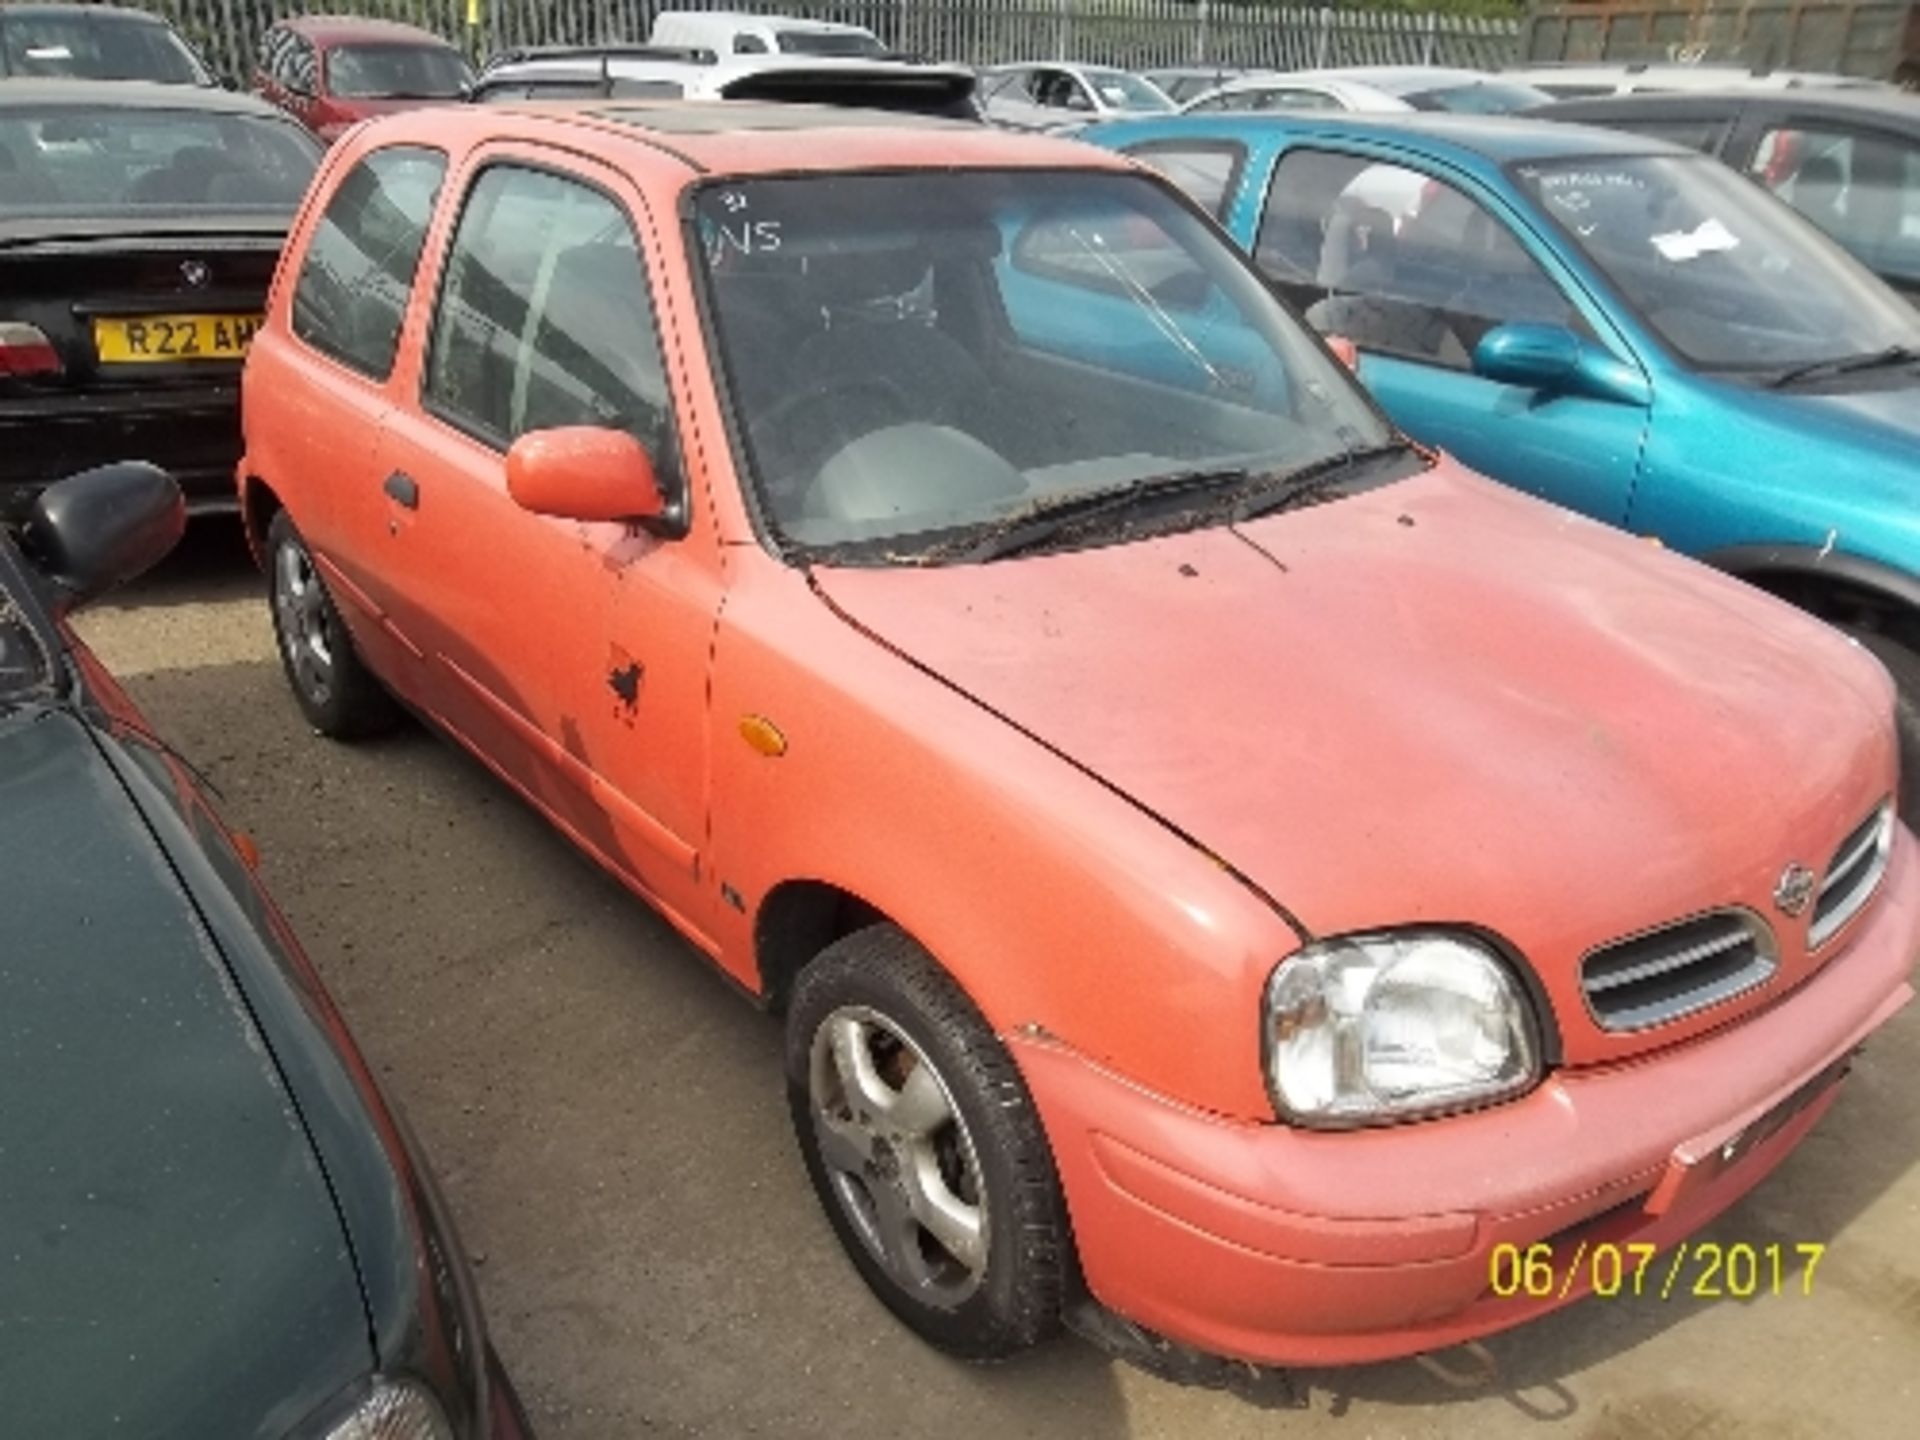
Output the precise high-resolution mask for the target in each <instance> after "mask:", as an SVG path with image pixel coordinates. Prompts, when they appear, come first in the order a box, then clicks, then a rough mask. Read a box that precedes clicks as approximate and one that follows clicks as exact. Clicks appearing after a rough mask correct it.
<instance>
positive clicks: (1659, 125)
mask: <svg viewBox="0 0 1920 1440" xmlns="http://www.w3.org/2000/svg"><path fill="white" fill-rule="evenodd" d="M1584 123H1587V124H1592V125H1604V126H1606V127H1607V128H1608V129H1609V130H1624V131H1626V132H1627V133H1628V134H1629V135H1648V136H1651V137H1652V138H1653V139H1655V140H1667V141H1671V142H1672V143H1673V144H1675V145H1684V146H1686V147H1687V148H1688V149H1689V150H1698V151H1700V152H1702V153H1703V154H1707V155H1711V154H1713V153H1714V152H1715V151H1716V150H1718V149H1719V148H1720V137H1721V136H1723V135H1725V134H1726V133H1727V122H1726V121H1725V120H1724V119H1718V118H1711V117H1708V118H1689V117H1686V116H1673V117H1667V116H1662V117H1660V118H1659V119H1643V118H1640V117H1638V116H1630V117H1628V118H1626V119H1622V120H1615V119H1613V118H1612V117H1611V116H1607V117H1604V118H1602V119H1599V120H1592V121H1586V122H1584Z"/></svg>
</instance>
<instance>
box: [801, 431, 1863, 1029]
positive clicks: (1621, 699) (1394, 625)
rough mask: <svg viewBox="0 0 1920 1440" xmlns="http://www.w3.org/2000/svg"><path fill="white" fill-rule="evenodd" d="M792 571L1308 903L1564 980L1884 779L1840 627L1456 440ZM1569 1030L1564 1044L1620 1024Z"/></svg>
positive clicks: (1311, 922)
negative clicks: (1077, 527)
mask: <svg viewBox="0 0 1920 1440" xmlns="http://www.w3.org/2000/svg"><path fill="white" fill-rule="evenodd" d="M815 583H816V585H817V586H818V587H819V589H820V590H821V592H822V593H823V594H824V595H825V596H826V597H827V598H828V599H829V600H830V601H831V602H832V603H833V604H835V605H836V606H837V607H838V608H840V609H841V610H842V611H843V612H844V613H845V614H847V615H849V616H850V617H851V618H852V619H853V620H854V621H856V622H857V623H858V624H860V625H861V626H862V627H863V628H866V629H868V630H869V631H870V632H872V633H873V634H875V635H876V636H878V637H879V638H881V639H882V640H883V641H885V642H887V643H888V644H890V645H891V646H893V647H894V648H895V649H897V650H898V651H900V652H901V653H903V654H905V655H907V656H909V657H911V658H912V659H913V660H915V661H916V662H917V663H918V664H920V665H921V666H924V667H925V668H927V669H929V670H931V671H932V672H933V673H935V674H936V675H939V676H940V677H942V678H943V679H944V680H946V681H947V682H948V683H949V684H951V685H953V686H955V687H956V688H958V689H959V690H961V691H963V692H965V693H967V694H969V695H971V696H973V697H974V698H975V699H976V700H978V701H979V702H980V703H981V704H983V705H984V706H986V707H988V708H989V709H990V710H992V711H994V712H995V713H997V714H999V715H1000V716H1002V717H1004V718H1005V719H1007V720H1008V721H1010V722H1011V723H1013V724H1014V725H1016V726H1018V727H1020V728H1021V729H1022V730H1024V731H1026V732H1028V733H1030V734H1032V735H1033V736H1035V737H1036V738H1037V739H1039V740H1040V741H1042V742H1043V743H1045V744H1046V745H1047V746H1048V747H1049V748H1052V749H1054V750H1055V751H1057V752H1059V753H1060V754H1062V755H1064V756H1066V757H1068V758H1069V759H1070V760H1072V761H1073V762H1074V763H1076V764H1077V765H1079V766H1081V767H1082V768H1084V769H1086V770H1088V771H1090V772H1092V773H1093V774H1095V775H1097V776H1099V777H1100V778H1101V779H1103V780H1104V781H1105V782H1106V783H1108V784H1110V785H1112V786H1115V787H1117V788H1118V789H1120V790H1121V791H1123V792H1124V793H1126V794H1127V795H1129V796H1131V797H1132V798H1133V799H1134V800H1135V801H1136V802H1137V803H1138V804H1139V805H1140V806H1141V807H1142V808H1143V809H1146V810H1148V811H1150V812H1151V813H1153V814H1154V815H1157V816H1159V817H1160V818H1162V819H1163V820H1165V821H1166V822H1167V823H1168V824H1169V825H1171V826H1172V827H1174V828H1175V829H1176V830H1178V831H1179V832H1180V833H1182V834H1184V835H1186V836H1189V837H1191V838H1192V839H1193V840H1194V841H1195V842H1196V843H1198V844H1199V845H1201V846H1202V847H1204V848H1205V849H1206V850H1207V851H1209V852H1211V853H1213V854H1216V855H1218V856H1220V857H1221V858H1222V859H1223V860H1224V861H1225V862H1227V863H1228V864H1229V865H1232V866H1233V867H1235V868H1236V869H1237V870H1239V871H1240V872H1241V873H1243V874H1245V875H1247V876H1248V877H1249V878H1250V879H1251V880H1252V881H1253V882H1254V883H1256V884H1257V885H1259V886H1260V887H1261V888H1262V889H1263V890H1265V891H1266V893H1267V894H1269V895H1271V896H1273V897H1274V898H1275V899H1277V900H1278V901H1279V902H1280V903H1281V904H1283V905H1285V906H1286V907H1288V909H1289V910H1290V911H1291V912H1292V913H1293V914H1294V915H1296V916H1298V917H1299V919H1300V921H1301V922H1302V923H1303V924H1304V925H1305V926H1306V927H1307V928H1308V929H1309V930H1310V931H1311V932H1313V933H1315V934H1332V933H1340V932H1345V931H1353V930H1359V929H1368V928H1375V927H1379V926H1383V925H1396V924H1408V923H1415V922H1421V921H1429V922H1442V923H1461V924H1469V925H1475V926H1481V927H1484V928H1486V929H1488V930H1491V931H1493V932H1495V933H1498V934H1501V935H1503V936H1504V937H1505V938H1507V939H1508V940H1509V941H1511V942H1512V943H1513V944H1514V945H1515V946H1517V947H1518V948H1519V950H1520V951H1521V952H1522V953H1523V954H1526V955H1527V956H1528V957H1529V958H1530V959H1531V960H1532V961H1533V962H1534V964H1535V965H1536V968H1538V969H1539V970H1540V971H1541V972H1542V976H1543V979H1545V980H1546V981H1547V983H1548V985H1549V988H1556V989H1559V990H1560V991H1561V993H1562V994H1568V993H1569V992H1568V989H1567V987H1568V986H1569V984H1570V978H1571V976H1572V975H1573V974H1574V973H1575V970H1576V968H1577V961H1578V958H1579V957H1580V956H1581V955H1582V954H1583V953H1584V952H1585V951H1586V950H1587V949H1588V948H1590V947H1592V946H1595V945H1598V944H1601V943H1604V942H1607V941H1611V940H1614V939H1618V938H1621V937H1623V936H1626V935H1628V934H1632V933H1635V932H1637V931H1640V930H1643V929H1646V928H1648V927H1650V926H1653V925H1658V924H1663V923H1666V922H1668V921H1671V920H1675V919H1678V918H1680V917H1682V916H1685V915H1688V914H1692V913H1695V912H1697V911H1700V910H1703V909H1707V908H1710V907H1712V906H1716V905H1726V904H1740V903H1749V904H1753V905H1755V906H1756V907H1757V908H1760V909H1761V910H1762V911H1763V913H1765V912H1768V911H1770V910H1771V901H1770V898H1769V897H1770V895H1771V893H1772V887H1773V885H1774V883H1775V881H1776V878H1777V877H1778V876H1779V874H1780V872H1781V867H1782V866H1783V865H1785V864H1787V863H1788V862H1790V861H1796V860H1797V861H1800V862H1803V863H1806V864H1809V865H1817V864H1820V863H1821V862H1823V861H1824V860H1825V859H1826V857H1827V856H1828V855H1829V854H1830V853H1831V851H1832V849H1833V847H1834V845H1835V844H1836V843H1837V842H1838V841H1839V840H1840V839H1841V838H1842V837H1843V836H1844V835H1845V834H1846V833H1847V832H1848V831H1849V830H1850V829H1852V828H1853V827H1854V826H1855V825H1857V824H1858V823H1860V821H1861V820H1862V818H1863V817H1864V816H1866V815H1867V814H1868V813H1869V811H1870V809H1871V808H1872V806H1873V805H1874V804H1876V803H1877V802H1878V801H1880V800H1881V799H1882V798H1884V797H1885V796H1886V795H1887V794H1888V793H1889V792H1890V790H1891V788H1892V784H1893V773H1894V763H1895V762H1894V756H1893V739H1892V728H1891V724H1890V716H1891V706H1892V697H1891V693H1890V690H1889V688H1888V685H1887V682H1886V680H1885V677H1884V675H1881V674H1879V673H1878V672H1877V667H1876V666H1875V665H1874V663H1873V662H1872V661H1871V660H1870V659H1868V658H1866V657H1865V656H1864V655H1863V654H1861V653H1860V652H1859V651H1858V650H1857V648H1856V647H1853V646H1850V645H1849V644H1848V643H1846V642H1845V641H1843V640H1841V639H1840V638H1839V637H1837V636H1835V635H1834V634H1833V633H1832V632H1831V631H1828V630H1826V629H1825V627H1823V626H1821V625H1819V624H1818V623H1817V622H1815V621H1813V620H1811V619H1809V618H1807V617H1805V616H1802V615H1801V614H1799V613H1798V612H1796V611H1793V610H1791V609H1789V608H1788V607H1786V606H1784V605H1782V604H1781V603H1779V602H1777V601H1774V600H1771V599H1769V598H1767V597H1765V596H1762V595H1760V594H1759V593H1758V592H1757V591H1752V590H1750V589H1748V588H1747V587H1745V586H1741V585H1739V584H1738V583H1737V582H1734V581H1731V580H1728V579H1726V578H1725V577H1722V576H1718V575H1716V574H1714V573H1713V572H1711V571H1708V570H1707V569H1705V568H1704V567H1701V566H1698V565H1696V564H1694V563H1693V562H1691V561H1687V560H1683V559H1680V558H1678V557H1675V556H1673V555H1671V554H1668V553H1666V552H1663V551H1661V550H1659V549H1657V548H1656V547H1655V546H1653V545H1650V544H1648V543H1647V542H1645V541H1640V540H1635V539H1632V538H1630V537H1627V536H1625V535H1622V534H1620V533H1618V532H1615V531H1611V530H1608V529H1607V528H1606V527H1603V526H1601V525H1599V524H1597V523H1595V522H1593V521H1590V520H1587V519H1585V518H1583V517H1580V516H1577V515H1573V514H1571V513H1569V512H1566V511H1563V510H1558V509H1555V508H1553V507H1550V506H1546V505H1543V504H1541V503H1540V502H1538V501H1534V500H1531V499H1529V498H1527V497H1524V496H1521V495H1518V494H1516V493H1514V492H1511V491H1507V490H1503V489H1501V488H1499V487H1495V486H1493V485H1491V484H1489V483H1488V482H1485V481H1483V480H1480V479H1479V478H1477V477H1475V476H1472V475H1471V474H1470V473H1468V472H1465V471H1462V470H1460V469H1458V468H1457V467H1453V466H1451V465H1443V466H1442V467H1440V468H1438V469H1436V470H1435V471H1433V472H1430V473H1428V474H1426V475H1424V476H1420V477H1417V478H1414V479H1410V480H1406V481H1402V482H1400V483H1398V484H1394V485H1387V486H1383V487H1380V488H1378V489H1375V490H1372V491H1368V492H1365V493H1363V494H1360V495H1357V496H1353V497H1351V498H1348V499H1344V500H1340V501H1337V502H1335V503H1332V504H1326V505H1321V506H1317V507H1314V508H1311V509H1307V510H1303V511H1298V512H1293V513H1283V514H1279V515H1274V516H1270V517H1267V518H1265V519H1262V520H1259V521H1255V522H1253V523H1251V524H1248V525H1245V526H1241V527H1237V528H1234V529H1228V528H1224V527H1216V528H1211V529H1201V530H1195V531H1189V532H1186V533H1181V534H1175V535H1170V536H1165V537H1162V538H1159V539H1153V540H1147V541H1142V542H1137V543H1132V544H1118V545H1109V546H1104V547H1100V548H1095V549H1086V550H1080V551H1075V552H1069V553H1058V554H1043V555H1035V556H1027V557H1021V558H1016V559H1010V560H1004V561H999V562H995V563H990V564H984V565H968V564H960V565H952V566H946V567H935V568H904V567H903V568H868V569H836V570H822V571H816V576H815ZM1794 963H1795V964H1797V963H1798V959H1797V957H1795V959H1794ZM1556 981H1557V982H1558V984H1557V985H1556ZM1570 1002H1571V1003H1573V1004H1575V1005H1577V1003H1578V1001H1577V999H1575V998H1572V997H1571V996H1570ZM1724 1015H1725V1012H1724V1011H1723V1012H1722V1016H1723V1018H1724ZM1589 1038H1590V1040H1591V1041H1592V1044H1591V1045H1584V1044H1582V1043H1580V1042H1578V1041H1577V1040H1576V1037H1575V1036H1573V1035H1572V1034H1569V1037H1568V1054H1569V1058H1579V1057H1580V1056H1581V1055H1584V1056H1585V1058H1599V1056H1600V1054H1601V1052H1602V1051H1603V1050H1604V1051H1605V1052H1606V1053H1609V1054H1614V1053H1624V1050H1625V1049H1626V1048H1629V1047H1628V1042H1627V1041H1626V1040H1624V1039H1619V1038H1615V1039H1609V1040H1607V1041H1605V1043H1604V1044H1603V1043H1602V1042H1601V1040H1600V1038H1599V1037H1589Z"/></svg>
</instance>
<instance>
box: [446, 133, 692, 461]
mask: <svg viewBox="0 0 1920 1440" xmlns="http://www.w3.org/2000/svg"><path fill="white" fill-rule="evenodd" d="M431 344H432V349H431V351H430V353H429V355H428V360H427V377H426V384H425V390H424V399H425V402H426V404H427V406H428V408H429V409H431V410H433V411H434V412H435V413H436V414H439V415H441V416H442V417H443V418H445V419H447V420H448V421H450V422H451V423H453V424H456V425H458V426H460V428H462V429H464V430H466V431H468V432H469V433H471V434H473V435H475V436H477V437H478V438H480V439H482V440H484V441H486V442H487V443H488V444H490V445H492V446H494V447H495V448H497V449H501V450H504V449H506V448H507V447H508V446H509V445H511V444H512V443H513V441H514V440H516V439H518V438H519V437H520V436H522V435H524V434H526V433H527V432H528V431H530V430H547V429H553V428H556V427H558V426H563V425H591V426H599V427H604V428H609V429H615V430H625V431H627V432H628V433H629V434H631V435H633V436H635V437H636V438H637V439H638V440H639V441H640V442H641V443H642V444H643V445H645V446H646V447H647V449H648V451H649V453H650V454H652V455H653V456H654V458H655V460H656V461H660V460H662V459H663V458H664V456H665V454H666V449H665V446H666V441H667V438H668V426H667V418H666V417H667V413H668V404H669V402H668V398H667V386H666V375H665V370H664V367H663V365H662V362H661V358H660V341H659V337H658V332H657V330H656V328H655V324H654V317H653V306H652V303H651V301H650V299H649V292H648V287H647V278H646V271H645V268H644V267H643V266H642V264H641V258H640V251H639V246H638V242H637V241H636V239H635V238H634V230H633V225H632V223H631V222H630V221H629V220H628V218H627V214H626V212H625V211H624V210H623V209H621V208H620V206H619V205H617V204H616V203H615V202H614V201H613V200H611V199H609V198H608V197H607V196H606V195H605V194H603V193H602V192H601V191H599V190H596V189H594V188H593V187H591V186H589V185H586V184H583V183H580V182H578V181H574V180H569V179H565V178H563V177H561V176H558V175H554V174H551V173H548V172H546V171H542V170H528V169H522V168H520V167H518V166H509V165H496V166H493V167H490V168H489V169H487V170H486V171H484V172H483V173H482V174H481V176H480V178H479V179H478V180H476V181H475V182H474V184H473V188H472V189H471V190H470V191H469V192H468V194H467V201H466V205H465V206H464V207H463V209H462V211H461V214H460V224H459V227H458V229H457V231H456V232H455V235H454V238H453V244H452V247H451V249H450V250H449V251H448V254H447V264H446V273H445V277H444V279H443V280H442V282H441V290H440V301H439V305H438V308H437V312H436V314H435V317H434V326H433V338H432V342H431Z"/></svg>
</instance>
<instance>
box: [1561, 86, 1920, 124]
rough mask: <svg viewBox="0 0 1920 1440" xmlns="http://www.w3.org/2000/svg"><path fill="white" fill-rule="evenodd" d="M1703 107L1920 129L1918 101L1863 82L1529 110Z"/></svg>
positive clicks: (1579, 99)
mask: <svg viewBox="0 0 1920 1440" xmlns="http://www.w3.org/2000/svg"><path fill="white" fill-rule="evenodd" d="M1702 106H1705V107H1707V108H1710V109H1711V108H1715V107H1719V106H1725V107H1726V108H1727V109H1728V110H1729V111H1731V110H1732V109H1733V108H1734V107H1736V106H1738V107H1740V108H1742V109H1746V110H1760V111H1772V112H1781V113H1785V112H1788V111H1791V112H1792V113H1794V114H1796V115H1825V116H1849V115H1850V116H1872V117H1873V118H1874V119H1876V120H1883V121H1892V122H1894V123H1895V124H1897V125H1899V126H1901V127H1902V128H1904V129H1907V130H1913V131H1920V104H1915V103H1914V98H1913V97H1912V96H1911V95H1906V94H1902V93H1901V92H1900V91H1898V90H1894V89H1891V88H1888V89H1880V88H1876V87H1869V86H1862V87H1860V88H1858V89H1854V88H1850V87H1846V86H1833V87H1827V86H1818V87H1809V88H1807V89H1804V90H1803V89H1792V90H1746V89H1738V90H1638V91H1634V92H1633V93H1631V94H1626V95H1578V96H1568V97H1567V98H1566V99H1565V100H1556V101H1555V102H1554V103H1553V104H1551V105H1540V106H1536V107H1535V108H1534V109H1533V110H1531V111H1529V112H1528V113H1529V114H1532V115H1537V116H1541V117H1543V118H1551V117H1553V116H1555V115H1560V114H1568V115H1572V114H1574V113H1576V112H1578V113H1579V114H1581V115H1588V114H1591V115H1593V116H1595V117H1596V118H1598V117H1601V116H1605V115H1660V114H1666V113H1669V112H1672V113H1675V114H1678V113H1681V112H1687V113H1692V112H1694V111H1697V110H1699V109H1700V108H1701V107H1702Z"/></svg>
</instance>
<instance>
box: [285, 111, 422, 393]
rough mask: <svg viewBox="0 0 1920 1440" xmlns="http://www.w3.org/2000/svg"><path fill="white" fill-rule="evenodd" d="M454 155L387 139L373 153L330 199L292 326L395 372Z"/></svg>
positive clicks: (311, 247) (297, 293)
mask: <svg viewBox="0 0 1920 1440" xmlns="http://www.w3.org/2000/svg"><path fill="white" fill-rule="evenodd" d="M446 172H447V157H446V156H445V155H443V154H441V153H440V152H439V151H438V150H426V149H421V148H419V147H417V146H411V145H396V146H390V147H388V148H387V149H384V150H376V151H374V152H373V153H372V154H370V155H368V156H366V157H365V158H364V159H362V160H361V161H360V162H359V163H358V164H356V165H355V166H354V167H353V169H352V170H351V171H349V172H348V174H347V176H346V178H345V179H343V180H341V182H340V184H339V186H338V187H337V188H336V189H335V190H334V192H333V194H332V196H331V197H329V199H328V200H327V208H326V210H325V211H324V212H323V213H322V214H321V216H320V220H319V223H318V224H316V225H315V226H314V229H313V238H312V239H311V240H310V241H309V242H308V244H307V253H306V256H305V258H304V259H303V260H302V261H301V264H300V279H299V281H298V282H297V283H296V284H295V286H294V290H293V333H294V334H295V335H297V336H299V337H300V338H301V339H302V340H304V341H306V343H307V344H309V345H311V346H313V347H314V348H315V349H316V350H319V351H321V352H322V353H324V354H327V355H331V356H332V357H333V358H334V359H336V360H339V361H340V362H342V363H343V364H345V365H349V366H351V367H352V368H353V369H355V370H358V371H360V372H361V373H362V374H365V375H368V376H371V377H372V378H374V379H376V380H378V379H384V378H385V377H386V375H387V373H388V372H389V371H390V370H392V369H393V357H394V352H395V351H396V350H397V349H398V348H399V344H400V321H401V318H402V317H403V316H404V315H405V314H406V310H407V298H408V296H409V295H411V293H412V291H413V274H414V271H415V270H416V269H418V268H419V264H420V250H421V247H422V246H423V245H425V243H426V238H427V222H428V220H429V219H431V218H432V215H433V207H434V204H435V202H436V201H437V200H438V199H439V195H440V182H441V180H442V179H443V178H445V176H446Z"/></svg>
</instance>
